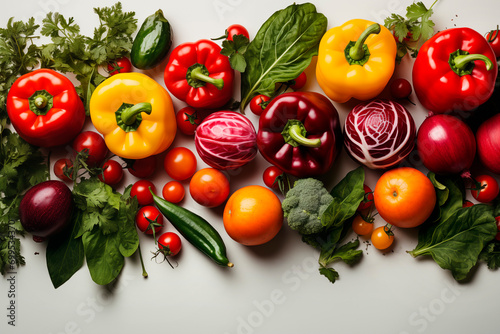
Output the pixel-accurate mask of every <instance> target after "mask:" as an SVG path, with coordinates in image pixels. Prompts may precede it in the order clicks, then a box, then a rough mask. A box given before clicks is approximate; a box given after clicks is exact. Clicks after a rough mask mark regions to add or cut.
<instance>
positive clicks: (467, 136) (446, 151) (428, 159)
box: [417, 114, 476, 174]
mask: <svg viewBox="0 0 500 334" xmlns="http://www.w3.org/2000/svg"><path fill="white" fill-rule="evenodd" d="M417 149H418V154H419V156H420V158H421V159H422V163H423V164H424V166H425V167H426V168H427V169H429V170H430V171H432V172H434V173H437V174H459V173H462V172H466V171H468V170H469V168H470V167H471V166H472V163H473V162H474V157H475V155H476V140H475V139H474V134H473V133H472V130H471V129H470V128H469V127H468V126H467V125H466V124H465V123H464V122H462V121H461V120H459V119H458V118H456V117H454V116H450V115H445V114H436V115H433V116H430V117H427V118H426V119H425V120H424V121H423V122H422V124H421V125H420V128H419V130H418V134H417Z"/></svg>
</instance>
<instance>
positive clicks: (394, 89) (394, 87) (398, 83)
mask: <svg viewBox="0 0 500 334" xmlns="http://www.w3.org/2000/svg"><path fill="white" fill-rule="evenodd" d="M389 88H390V90H391V95H392V97H394V98H395V99H406V98H408V97H409V96H410V95H411V92H412V88H411V84H410V82H409V81H408V80H406V79H404V78H398V79H395V80H393V81H392V82H391V84H390V87H389Z"/></svg>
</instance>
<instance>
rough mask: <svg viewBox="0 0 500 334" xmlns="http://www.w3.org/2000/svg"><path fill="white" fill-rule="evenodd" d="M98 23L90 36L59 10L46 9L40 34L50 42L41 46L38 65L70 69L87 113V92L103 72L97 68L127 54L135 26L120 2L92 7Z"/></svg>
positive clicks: (89, 93)
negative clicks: (76, 81)
mask: <svg viewBox="0 0 500 334" xmlns="http://www.w3.org/2000/svg"><path fill="white" fill-rule="evenodd" d="M94 12H95V13H96V14H97V15H98V17H99V22H100V24H99V26H98V27H97V28H95V29H94V35H93V37H87V36H84V35H82V34H81V33H80V27H79V26H78V24H76V23H75V21H74V19H73V18H72V17H70V18H69V19H66V18H65V17H64V16H63V15H61V14H59V13H52V12H51V13H48V14H47V17H46V18H45V19H44V20H43V24H42V29H41V34H42V35H44V36H48V37H50V38H51V39H52V43H49V44H46V45H43V46H42V48H41V58H42V59H41V61H42V67H47V68H51V69H53V70H56V71H60V72H62V73H73V74H75V76H76V79H77V80H78V81H79V82H80V85H78V86H77V87H76V89H77V92H78V94H79V95H80V97H81V98H82V100H83V101H84V105H85V110H86V112H87V114H88V112H89V111H88V106H89V102H90V96H91V95H92V92H93V91H94V89H95V87H97V85H99V84H100V83H101V82H102V81H104V79H106V77H105V76H103V75H102V74H100V73H99V72H98V68H99V67H101V66H103V65H106V64H107V63H109V62H112V61H114V60H116V59H119V58H121V57H123V56H126V55H128V54H129V52H130V49H131V47H132V43H133V38H132V34H133V33H134V32H135V31H136V29H137V19H135V18H134V15H135V13H134V12H123V10H122V5H121V3H120V2H118V3H116V4H115V5H114V6H112V7H106V8H95V9H94Z"/></svg>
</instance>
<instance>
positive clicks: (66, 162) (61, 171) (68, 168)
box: [54, 158, 73, 182]
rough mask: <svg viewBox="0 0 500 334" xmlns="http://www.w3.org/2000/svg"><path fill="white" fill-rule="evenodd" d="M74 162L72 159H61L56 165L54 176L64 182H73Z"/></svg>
mask: <svg viewBox="0 0 500 334" xmlns="http://www.w3.org/2000/svg"><path fill="white" fill-rule="evenodd" d="M72 168H73V161H71V160H70V159H65V158H62V159H59V160H57V161H56V162H55V163H54V175H55V176H57V177H58V178H59V179H61V180H63V181H67V182H69V181H71V180H72V179H71V176H72V175H73V170H72Z"/></svg>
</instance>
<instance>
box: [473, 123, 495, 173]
mask: <svg viewBox="0 0 500 334" xmlns="http://www.w3.org/2000/svg"><path fill="white" fill-rule="evenodd" d="M499 138H500V114H497V115H495V116H493V117H491V118H490V119H488V120H486V121H485V122H484V123H483V124H481V125H480V126H479V128H478V130H477V131H476V141H477V155H478V157H479V160H480V161H481V163H482V164H483V165H484V167H486V168H487V169H488V170H489V171H491V172H493V173H495V174H500V140H499Z"/></svg>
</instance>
